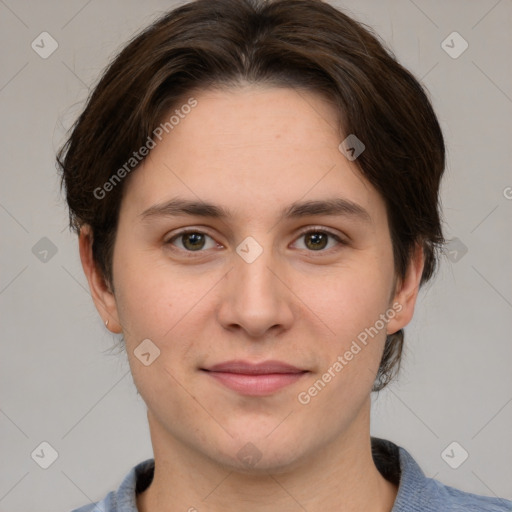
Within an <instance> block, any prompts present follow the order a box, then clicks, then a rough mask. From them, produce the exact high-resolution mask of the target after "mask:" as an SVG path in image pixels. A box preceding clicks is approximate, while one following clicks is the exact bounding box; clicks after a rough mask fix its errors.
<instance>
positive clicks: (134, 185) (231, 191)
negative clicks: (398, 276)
mask: <svg viewBox="0 0 512 512" xmlns="http://www.w3.org/2000/svg"><path fill="white" fill-rule="evenodd" d="M190 97H193V98H194V100H195V101H196V102H197V103H196V106H195V107H194V108H192V109H188V108H187V109H183V110H181V109H180V104H177V105H176V106H175V107H174V109H173V112H176V110H178V111H179V112H181V116H180V118H179V122H178V123H176V124H175V125H174V126H173V128H172V130H169V133H164V135H163V137H162V140H161V141H158V140H156V146H155V148H154V149H153V150H152V151H151V153H150V155H149V156H148V158H146V160H145V161H144V163H143V165H142V166H141V167H140V168H139V169H137V170H136V171H135V172H134V174H133V175H132V176H131V179H130V183H129V184H128V187H127V190H126V196H129V197H130V201H129V206H130V208H131V209H135V210H137V211H138V212H139V214H140V213H141V212H143V211H144V210H146V209H147V208H149V207H151V206H152V205H154V204H159V203H164V202H165V201H167V200H169V199H170V198H171V197H176V196H179V197H186V198H189V199H193V200H201V201H206V202H208V203H215V204H219V203H221V204H222V205H223V206H225V208H226V209H229V210H231V211H237V212H239V213H240V215H242V216H243V215H244V214H245V215H246V216H247V215H251V216H254V215H255V214H256V213H257V211H258V210H259V211H260V213H261V215H263V216H265V215H270V213H271V212H272V211H275V212H277V211H279V212H281V211H282V206H283V205H286V204H291V203H294V202H297V201H298V200H300V199H304V200H306V199H307V200H315V199H320V198H326V197H329V198H331V199H332V198H333V197H337V196H340V197H344V198H346V199H349V200H351V201H353V202H355V203H357V204H360V205H361V206H362V207H363V208H365V209H367V210H368V211H369V213H370V214H371V215H372V216H374V215H379V214H382V213H383V212H382V209H383V201H382V199H381V198H380V196H379V195H378V193H377V192H376V191H375V189H374V188H373V187H372V186H371V185H370V184H369V182H367V181H366V180H365V179H364V178H363V177H362V175H361V173H360V171H359V169H358V167H357V165H356V164H355V162H351V161H349V160H348V159H347V158H346V157H345V156H344V155H343V154H342V153H341V152H340V150H339V148H338V147H339V144H340V142H341V140H342V135H341V134H340V126H339V116H338V113H337V112H336V111H335V109H334V108H333V107H332V105H330V104H329V103H328V102H327V101H326V100H324V99H323V98H322V97H321V96H319V95H317V94H314V93H311V92H307V91H304V90H297V89H291V88H277V87H264V86H252V85H251V86H245V87H241V88H233V89H223V90H207V91H195V92H194V93H193V94H192V93H191V94H190V95H188V96H186V97H184V99H183V104H185V103H187V100H188V99H190ZM173 112H171V113H169V115H168V116H167V117H165V118H164V122H165V120H166V119H167V118H168V117H170V115H172V113H173ZM184 112H187V113H186V114H185V113H184ZM384 215H385V212H384Z"/></svg>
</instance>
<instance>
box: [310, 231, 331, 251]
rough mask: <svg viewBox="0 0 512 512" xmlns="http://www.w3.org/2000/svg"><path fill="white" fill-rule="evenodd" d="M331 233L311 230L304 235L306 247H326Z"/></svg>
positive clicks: (320, 248) (317, 248)
mask: <svg viewBox="0 0 512 512" xmlns="http://www.w3.org/2000/svg"><path fill="white" fill-rule="evenodd" d="M328 238H329V235H328V234H327V233H320V232H311V233H306V234H305V235H304V239H305V240H306V242H305V243H306V247H307V248H308V249H312V250H313V251H318V250H322V249H325V247H326V246H327V243H328V241H329V240H328Z"/></svg>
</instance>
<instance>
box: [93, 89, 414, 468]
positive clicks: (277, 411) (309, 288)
mask: <svg viewBox="0 0 512 512" xmlns="http://www.w3.org/2000/svg"><path fill="white" fill-rule="evenodd" d="M194 98H195V99H196V100H197V105H196V106H195V107H194V108H193V109H192V110H191V111H190V113H189V114H188V115H186V116H184V117H183V118H182V119H180V122H179V124H177V125H176V126H174V128H173V130H172V131H171V132H169V134H167V135H165V136H164V137H163V138H162V140H161V141H160V142H158V143H157V145H156V147H155V148H154V149H153V150H152V151H151V153H150V155H149V157H148V158H147V159H146V160H145V162H144V164H143V165H142V166H141V167H140V168H138V169H137V170H136V171H135V172H134V173H133V174H132V175H131V176H130V178H129V181H128V182H127V184H126V189H125V196H124V198H123V202H122V206H121V211H120V220H119V226H118V232H117V237H116V242H115V248H114V256H113V276H114V277H113V289H114V293H113V294H112V295H110V294H109V292H108V291H104V292H100V293H95V294H94V297H95V300H96V304H97V306H98V309H99V310H100V312H101V313H102V315H103V316H105V311H107V312H108V315H109V318H110V319H111V320H110V326H111V328H112V329H116V327H115V326H117V327H118V330H122V331H123V333H124V338H125V341H126V349H127V353H128V357H129V361H130V365H131V369H132V373H133V377H134V381H135V384H136V386H137V388H138V390H139V392H140V394H141V396H142V397H143V399H144V400H145V402H146V404H147V407H148V416H149V419H150V426H151V429H152V435H155V436H156V437H158V438H159V439H160V440H166V442H168V443H170V444H173V445H175V446H180V447H186V449H187V450H190V451H191V452H194V453H196V454H199V455H201V456H205V457H207V458H208V459H209V460H213V461H216V462H217V463H220V464H223V465H225V466H227V467H231V468H233V467H236V468H246V469H247V467H248V465H249V466H250V465H251V464H253V463H254V461H256V460H257V465H256V466H254V470H255V471H256V469H262V470H269V469H272V470H274V471H278V470H279V469H283V468H290V467H293V465H296V464H300V463H301V462H305V461H307V460H308V458H311V457H314V456H315V454H318V453H320V452H321V451H322V450H325V449H327V448H328V447H329V446H332V444H333V443H336V442H339V441H340V440H341V439H347V438H348V437H350V436H354V435H359V434H357V433H360V432H367V424H368V410H369V396H370V391H371V388H372V384H373V382H374V379H375V376H376V373H377V369H378V366H379V362H380V359H381V356H382V351H383V347H384V342H385V339H386V334H387V333H393V332H395V331H397V330H398V329H399V328H401V327H403V325H405V324H406V323H407V322H408V321H409V319H410V316H411V314H412V308H413V306H414V299H415V297H416V292H417V281H418V279H419V267H417V268H416V273H415V274H414V276H415V277H414V278H411V279H409V280H407V281H401V280H398V281H397V280H396V279H395V274H394V265H393V251H392V245H391V240H390V234H389V227H388V222H387V215H386V209H385V204H384V201H383V199H382V198H381V197H380V195H379V194H378V193H377V192H376V190H375V189H374V188H373V187H372V186H371V185H370V184H369V183H368V182H367V181H366V180H365V179H363V177H362V176H361V174H360V173H359V171H358V170H357V167H356V165H355V162H352V161H349V160H348V159H347V158H346V157H345V156H344V154H343V153H342V152H340V150H339V149H338V146H339V145H340V142H341V141H342V140H343V139H342V138H340V136H339V134H338V131H337V126H338V121H337V118H336V115H335V112H334V110H333V109H332V107H331V106H330V105H329V104H328V103H327V102H325V101H324V100H323V99H322V98H321V97H318V96H316V95H314V94H312V93H306V92H304V91H301V92H300V93H299V92H297V91H294V90H293V89H285V88H265V87H256V86H246V87H244V88H240V89H236V90H224V91H202V92H200V93H197V94H194ZM184 103H185V102H184ZM202 203H207V204H208V205H210V206H209V207H206V206H205V205H204V204H202ZM395 285H396V286H395ZM143 340H150V341H143ZM141 343H142V345H141ZM251 461H252V462H251Z"/></svg>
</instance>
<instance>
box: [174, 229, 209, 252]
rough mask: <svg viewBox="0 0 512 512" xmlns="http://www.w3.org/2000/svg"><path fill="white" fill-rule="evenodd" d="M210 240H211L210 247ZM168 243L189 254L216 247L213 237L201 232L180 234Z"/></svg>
mask: <svg viewBox="0 0 512 512" xmlns="http://www.w3.org/2000/svg"><path fill="white" fill-rule="evenodd" d="M208 240H210V245H209V246H208ZM166 243H167V244H170V245H174V246H176V247H178V248H179V249H182V250H184V251H187V252H200V251H202V250H203V249H211V248H213V247H215V245H216V243H215V241H214V240H213V238H212V237H211V236H209V235H207V234H206V233H202V232H201V231H184V232H181V233H178V234H177V235H175V236H173V237H172V238H171V239H170V240H169V241H168V242H166Z"/></svg>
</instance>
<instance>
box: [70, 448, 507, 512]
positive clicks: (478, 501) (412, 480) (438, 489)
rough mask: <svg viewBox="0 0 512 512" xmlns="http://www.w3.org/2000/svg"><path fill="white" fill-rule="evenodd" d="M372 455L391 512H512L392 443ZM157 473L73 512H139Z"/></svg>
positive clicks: (143, 467)
mask: <svg viewBox="0 0 512 512" xmlns="http://www.w3.org/2000/svg"><path fill="white" fill-rule="evenodd" d="M372 451H373V456H374V460H375V464H376V465H377V467H378V469H379V471H380V472H381V473H382V474H383V475H384V476H385V477H386V478H388V479H389V480H390V481H393V482H395V483H396V484H397V485H398V494H397V497H396V500H395V504H394V505H393V509H392V510H391V512H512V501H509V500H505V499H500V498H489V497H486V496H478V495H476V494H471V493H467V492H463V491H459V490H458V489H454V488H453V487H448V486H446V485H443V484H442V483H440V482H438V481H437V480H434V479H432V478H427V477H426V476H425V474H424V473H423V471H422V470H421V468H420V467H419V466H418V464H417V463H416V461H415V460H414V459H413V458H412V456H411V455H410V454H409V452H407V451H406V450H405V449H404V448H401V447H398V446H397V445H395V444H394V443H392V442H391V441H386V440H384V439H378V438H372ZM153 470H154V459H148V460H146V461H144V462H141V463H140V464H138V465H136V466H135V467H134V468H132V470H131V471H130V472H129V473H128V474H127V475H126V477H125V479H124V480H123V482H122V483H121V485H120V487H119V489H117V491H113V492H110V493H109V494H108V495H107V496H106V497H105V498H104V499H103V500H102V501H100V502H97V503H93V504H90V505H86V506H84V507H81V508H79V509H76V510H74V511H73V512H138V511H137V502H136V487H137V483H138V487H139V488H140V487H143V489H141V491H142V490H144V488H145V487H146V486H147V485H149V483H150V481H151V479H152V474H153ZM144 481H145V482H146V483H144Z"/></svg>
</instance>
